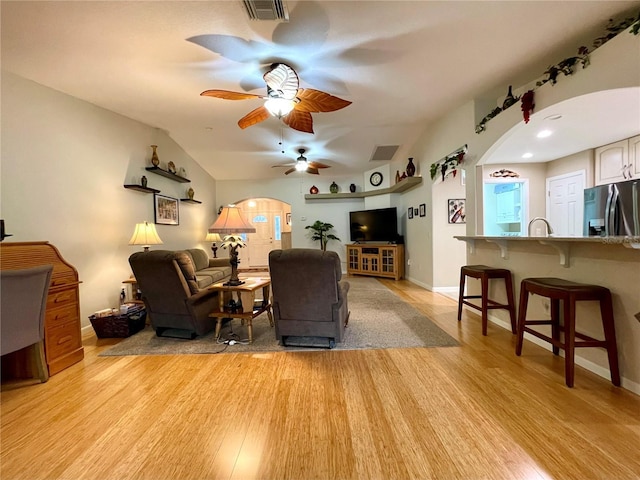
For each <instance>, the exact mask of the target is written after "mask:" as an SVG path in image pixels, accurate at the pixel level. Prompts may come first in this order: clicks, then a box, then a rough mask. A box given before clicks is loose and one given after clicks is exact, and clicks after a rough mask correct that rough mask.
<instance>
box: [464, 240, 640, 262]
mask: <svg viewBox="0 0 640 480" xmlns="http://www.w3.org/2000/svg"><path fill="white" fill-rule="evenodd" d="M454 238H457V239H458V240H462V241H464V242H466V243H467V245H468V247H469V251H470V253H473V251H474V250H475V248H476V245H477V243H476V242H477V241H478V240H481V241H482V240H484V241H486V242H489V243H493V244H495V245H497V246H498V248H500V255H501V257H502V258H504V259H506V258H508V255H509V247H510V246H513V245H514V242H538V243H539V244H540V245H547V246H549V247H550V248H552V249H553V250H555V251H556V252H557V254H558V255H559V257H560V265H562V266H564V267H569V265H570V256H569V255H570V251H571V246H572V245H577V244H581V245H585V244H586V245H591V246H593V245H619V246H623V247H626V248H632V249H640V237H556V236H551V237H523V236H495V237H492V236H484V235H473V236H464V235H461V236H455V237H454Z"/></svg>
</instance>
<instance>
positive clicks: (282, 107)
mask: <svg viewBox="0 0 640 480" xmlns="http://www.w3.org/2000/svg"><path fill="white" fill-rule="evenodd" d="M293 105H294V102H293V101H292V100H287V99H286V98H269V99H268V100H267V101H266V102H264V106H265V108H266V109H267V110H268V111H269V113H270V114H271V115H273V116H274V117H278V118H282V117H284V116H286V115H287V114H288V113H289V112H291V110H293Z"/></svg>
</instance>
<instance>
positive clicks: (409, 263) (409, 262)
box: [407, 258, 411, 266]
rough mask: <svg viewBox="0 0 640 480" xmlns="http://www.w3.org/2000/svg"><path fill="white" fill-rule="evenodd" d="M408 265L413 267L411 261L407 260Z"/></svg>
mask: <svg viewBox="0 0 640 480" xmlns="http://www.w3.org/2000/svg"><path fill="white" fill-rule="evenodd" d="M407 265H409V266H411V259H410V258H407Z"/></svg>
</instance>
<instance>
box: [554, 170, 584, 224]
mask: <svg viewBox="0 0 640 480" xmlns="http://www.w3.org/2000/svg"><path fill="white" fill-rule="evenodd" d="M585 176H586V175H585V172H584V170H583V171H580V172H573V173H568V174H566V175H559V176H557V177H550V178H548V179H547V202H546V204H547V220H549V223H550V224H551V227H552V228H553V233H554V235H556V236H559V237H580V236H582V219H583V216H584V201H583V197H584V193H583V192H584V186H585Z"/></svg>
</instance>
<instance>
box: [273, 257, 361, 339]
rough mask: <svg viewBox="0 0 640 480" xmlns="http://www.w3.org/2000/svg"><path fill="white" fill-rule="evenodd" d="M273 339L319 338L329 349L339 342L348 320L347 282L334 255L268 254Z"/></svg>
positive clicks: (338, 260)
mask: <svg viewBox="0 0 640 480" xmlns="http://www.w3.org/2000/svg"><path fill="white" fill-rule="evenodd" d="M269 270H270V273H271V288H272V291H273V302H272V303H273V318H274V322H275V330H276V337H277V338H278V340H280V343H281V344H282V345H285V346H286V344H287V341H288V340H293V339H290V337H322V338H326V339H327V340H328V346H329V348H333V347H334V346H335V344H336V342H341V341H342V338H343V336H344V329H345V327H346V325H347V322H348V321H349V307H348V302H347V293H348V292H349V283H348V282H347V281H346V280H342V279H341V278H342V270H341V268H340V258H339V257H338V254H337V253H336V252H323V251H322V250H319V249H318V250H316V249H310V248H291V249H287V250H273V251H271V252H270V253H269Z"/></svg>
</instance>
